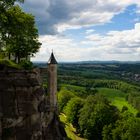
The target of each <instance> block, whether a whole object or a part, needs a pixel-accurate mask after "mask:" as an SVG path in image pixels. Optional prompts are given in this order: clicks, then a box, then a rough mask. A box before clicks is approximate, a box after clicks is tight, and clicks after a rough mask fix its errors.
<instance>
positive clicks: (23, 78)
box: [0, 67, 66, 140]
mask: <svg viewBox="0 0 140 140" xmlns="http://www.w3.org/2000/svg"><path fill="white" fill-rule="evenodd" d="M65 136H66V134H65V131H64V129H63V127H62V125H61V124H60V122H59V119H58V116H57V113H56V112H55V111H50V110H49V109H48V104H47V99H46V96H45V91H44V89H43V88H42V82H41V79H40V74H39V70H33V71H26V70H16V69H10V68H5V67H1V68H0V140H63V139H65Z"/></svg>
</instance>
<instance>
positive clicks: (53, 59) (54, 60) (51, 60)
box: [48, 52, 57, 64]
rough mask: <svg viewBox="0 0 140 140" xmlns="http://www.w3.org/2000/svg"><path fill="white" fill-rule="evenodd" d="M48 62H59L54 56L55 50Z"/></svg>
mask: <svg viewBox="0 0 140 140" xmlns="http://www.w3.org/2000/svg"><path fill="white" fill-rule="evenodd" d="M48 64H57V61H56V59H55V57H54V54H53V52H52V53H51V56H50V59H49V61H48Z"/></svg>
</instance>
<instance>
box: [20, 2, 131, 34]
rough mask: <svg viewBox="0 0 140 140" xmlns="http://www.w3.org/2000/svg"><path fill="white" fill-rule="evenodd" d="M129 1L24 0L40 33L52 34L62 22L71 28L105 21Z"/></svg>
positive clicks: (24, 6) (25, 8) (26, 8)
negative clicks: (34, 18) (33, 16)
mask: <svg viewBox="0 0 140 140" xmlns="http://www.w3.org/2000/svg"><path fill="white" fill-rule="evenodd" d="M128 4H129V3H123V4H121V3H120V2H118V1H113V2H112V0H107V1H101V0H26V1H25V3H24V4H23V5H22V7H23V9H24V10H25V11H26V12H29V13H32V14H33V15H35V17H36V24H37V26H38V28H39V32H40V34H50V35H54V34H57V33H58V27H59V26H61V25H62V24H65V25H68V26H70V27H71V28H72V27H75V26H79V27H83V26H87V25H89V26H90V25H94V24H96V25H97V24H101V23H106V22H108V21H110V20H111V18H112V17H113V16H114V15H115V14H117V13H120V12H121V11H123V10H124V8H125V7H126V6H128Z"/></svg>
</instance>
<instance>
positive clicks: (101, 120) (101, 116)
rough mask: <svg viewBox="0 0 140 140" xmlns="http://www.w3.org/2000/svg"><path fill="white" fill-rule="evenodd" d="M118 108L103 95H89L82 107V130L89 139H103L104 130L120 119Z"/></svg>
mask: <svg viewBox="0 0 140 140" xmlns="http://www.w3.org/2000/svg"><path fill="white" fill-rule="evenodd" d="M118 114H119V113H118V109H117V108H116V107H115V106H112V105H110V103H109V102H108V101H107V100H106V99H105V98H104V97H103V96H101V95H95V96H89V97H88V98H87V100H86V101H85V104H84V106H83V108H82V109H81V113H80V118H79V125H80V131H81V133H82V134H83V135H84V137H86V138H87V139H89V140H92V139H96V140H102V130H103V127H104V126H105V125H109V124H111V123H113V122H115V121H116V120H117V119H118Z"/></svg>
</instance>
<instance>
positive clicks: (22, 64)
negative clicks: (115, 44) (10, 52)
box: [0, 59, 34, 70]
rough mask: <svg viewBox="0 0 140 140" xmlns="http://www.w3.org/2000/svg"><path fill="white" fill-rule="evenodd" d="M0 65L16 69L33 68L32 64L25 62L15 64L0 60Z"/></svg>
mask: <svg viewBox="0 0 140 140" xmlns="http://www.w3.org/2000/svg"><path fill="white" fill-rule="evenodd" d="M0 64H2V65H5V66H8V67H11V68H16V69H25V70H32V69H33V68H34V66H33V63H32V62H30V61H27V60H22V61H21V62H20V63H19V64H17V63H15V62H13V61H11V60H5V59H0Z"/></svg>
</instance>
